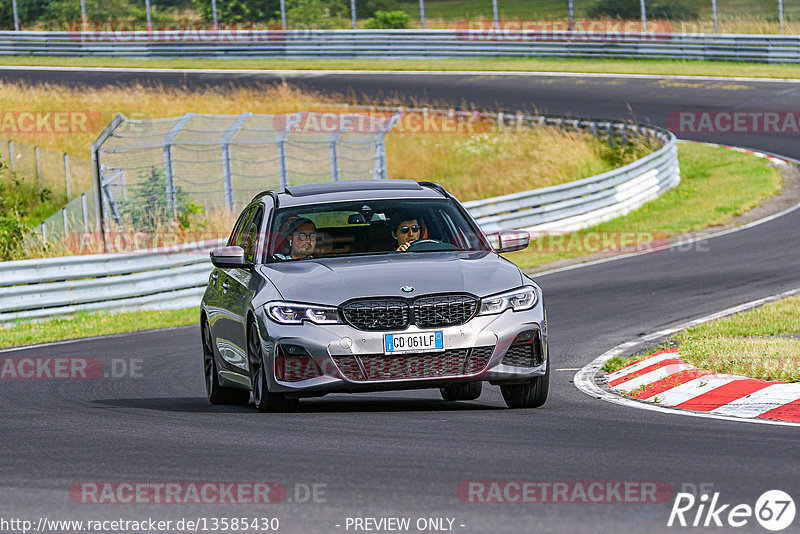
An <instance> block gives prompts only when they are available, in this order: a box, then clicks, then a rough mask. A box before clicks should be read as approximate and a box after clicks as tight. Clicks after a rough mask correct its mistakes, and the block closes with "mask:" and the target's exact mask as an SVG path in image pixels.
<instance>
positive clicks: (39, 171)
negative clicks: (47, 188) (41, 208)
mask: <svg viewBox="0 0 800 534" xmlns="http://www.w3.org/2000/svg"><path fill="white" fill-rule="evenodd" d="M33 154H34V157H35V159H36V183H37V184H39V192H41V191H42V169H41V167H40V165H39V147H38V146H36V147H33Z"/></svg>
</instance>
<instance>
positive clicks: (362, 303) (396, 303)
mask: <svg viewBox="0 0 800 534" xmlns="http://www.w3.org/2000/svg"><path fill="white" fill-rule="evenodd" d="M409 302H411V305H409ZM478 303H479V300H478V299H477V298H475V297H473V296H471V295H438V296H429V297H420V298H418V299H416V300H414V301H408V300H404V299H380V298H378V299H363V300H354V301H352V302H348V303H346V304H344V305H343V306H342V314H343V315H344V319H345V321H347V323H348V324H349V325H351V326H353V327H355V328H358V329H359V330H405V329H406V328H407V327H408V325H409V324H411V323H412V322H413V323H414V324H416V325H417V326H418V327H420V328H434V327H444V326H455V325H460V324H464V323H466V322H467V321H469V320H470V319H472V317H473V316H474V315H475V313H476V312H477V311H478ZM412 312H413V317H412Z"/></svg>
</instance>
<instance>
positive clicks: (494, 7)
mask: <svg viewBox="0 0 800 534" xmlns="http://www.w3.org/2000/svg"><path fill="white" fill-rule="evenodd" d="M492 15H493V16H494V29H495V30H499V29H500V20H499V17H498V15H497V0H492Z"/></svg>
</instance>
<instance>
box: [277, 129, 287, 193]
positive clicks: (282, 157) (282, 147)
mask: <svg viewBox="0 0 800 534" xmlns="http://www.w3.org/2000/svg"><path fill="white" fill-rule="evenodd" d="M277 146H278V179H279V180H280V184H281V187H282V188H283V189H286V186H287V185H289V175H288V173H287V171H286V134H280V135H279V136H278V143H277Z"/></svg>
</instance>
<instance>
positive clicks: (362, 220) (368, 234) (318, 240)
mask: <svg viewBox="0 0 800 534" xmlns="http://www.w3.org/2000/svg"><path fill="white" fill-rule="evenodd" d="M299 219H303V220H307V221H306V223H305V224H307V223H308V221H310V222H311V223H313V225H314V228H315V246H314V250H313V253H312V255H311V257H312V258H325V257H337V256H356V255H365V254H389V253H397V252H398V248H399V245H400V244H401V242H400V237H399V236H398V235H397V234H398V233H403V234H405V233H407V232H412V233H413V235H414V237H415V240H419V241H422V240H425V242H424V243H420V245H419V246H416V247H414V248H413V249H412V252H434V251H440V252H441V251H447V250H480V251H485V250H490V249H489V248H488V244H487V243H486V240H485V238H484V237H483V234H482V233H481V231H480V229H479V228H477V227H475V225H474V223H473V222H472V221H471V220H470V219H469V218H468V217H465V216H464V214H463V213H462V211H461V210H460V209H459V208H458V207H457V206H456V204H455V203H454V202H453V201H451V200H447V199H441V200H439V199H425V200H413V199H402V200H374V201H363V200H362V201H353V202H338V203H330V204H318V205H309V206H293V207H290V208H283V209H279V210H277V211H276V212H275V217H274V218H273V224H272V228H271V230H270V232H269V233H270V234H271V235H278V236H279V238H278V239H275V240H273V243H271V244H270V246H269V247H267V248H268V249H269V250H267V251H266V257H265V261H267V262H270V261H289V260H291V257H290V255H289V253H288V250H289V246H288V243H289V241H290V239H289V237H290V236H289V235H288V234H289V232H290V231H291V229H292V228H293V227H294V226H295V225H294V224H293V223H294V222H295V221H297V220H299ZM393 225H399V226H397V227H396V228H393ZM403 239H406V240H407V239H408V238H407V237H404V238H403Z"/></svg>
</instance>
